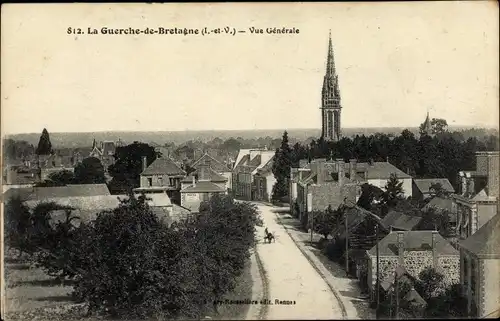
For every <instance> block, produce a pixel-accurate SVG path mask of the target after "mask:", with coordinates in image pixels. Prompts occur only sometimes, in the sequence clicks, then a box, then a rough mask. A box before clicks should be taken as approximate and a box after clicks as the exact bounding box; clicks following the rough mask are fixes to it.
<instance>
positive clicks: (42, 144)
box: [36, 128, 53, 155]
mask: <svg viewBox="0 0 500 321" xmlns="http://www.w3.org/2000/svg"><path fill="white" fill-rule="evenodd" d="M52 152H53V150H52V143H51V142H50V137H49V132H48V131H47V129H46V128H44V129H43V131H42V135H41V136H40V140H39V141H38V147H37V148H36V154H37V155H50V154H52Z"/></svg>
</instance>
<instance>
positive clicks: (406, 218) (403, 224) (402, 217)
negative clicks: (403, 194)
mask: <svg viewBox="0 0 500 321" xmlns="http://www.w3.org/2000/svg"><path fill="white" fill-rule="evenodd" d="M421 220H422V217H420V216H415V215H408V214H405V213H401V212H398V211H390V212H389V213H387V215H386V216H385V217H384V218H383V219H382V224H384V226H385V227H386V228H390V227H392V228H397V229H400V230H406V231H411V230H412V229H413V228H414V227H415V226H417V224H418V223H419V222H420V221H421Z"/></svg>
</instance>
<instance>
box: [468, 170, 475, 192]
mask: <svg viewBox="0 0 500 321" xmlns="http://www.w3.org/2000/svg"><path fill="white" fill-rule="evenodd" d="M466 176H467V192H468V193H469V197H472V196H473V195H474V194H475V193H474V190H475V188H474V178H473V177H472V175H471V174H470V173H466Z"/></svg>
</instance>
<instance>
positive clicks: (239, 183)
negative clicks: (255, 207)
mask: <svg viewBox="0 0 500 321" xmlns="http://www.w3.org/2000/svg"><path fill="white" fill-rule="evenodd" d="M274 154H275V151H272V150H267V149H265V148H264V149H240V151H239V153H238V157H237V158H236V161H235V166H234V168H233V174H232V179H233V183H232V187H233V194H234V196H235V197H237V198H241V199H243V200H247V201H250V200H254V199H255V191H256V185H255V182H254V178H255V175H256V174H257V170H258V169H261V168H263V167H264V166H265V165H266V164H267V163H268V162H269V161H270V160H271V159H272V158H273V157H274Z"/></svg>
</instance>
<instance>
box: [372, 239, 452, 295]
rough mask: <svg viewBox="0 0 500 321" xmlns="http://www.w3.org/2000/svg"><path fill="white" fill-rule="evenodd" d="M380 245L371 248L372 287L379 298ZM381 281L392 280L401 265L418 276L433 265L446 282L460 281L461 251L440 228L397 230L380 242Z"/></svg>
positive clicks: (373, 292) (409, 272)
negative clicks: (442, 234)
mask: <svg viewBox="0 0 500 321" xmlns="http://www.w3.org/2000/svg"><path fill="white" fill-rule="evenodd" d="M376 247H377V246H374V247H372V248H371V249H370V250H369V251H367V257H368V264H367V265H368V287H369V289H370V293H371V298H372V300H373V299H374V298H375V287H376V281H377V263H376V262H377V249H376ZM378 247H379V276H380V283H382V282H384V281H386V280H390V279H391V278H392V277H393V275H394V273H395V271H396V268H397V267H401V268H403V269H405V271H407V273H408V274H410V275H411V276H412V277H413V278H415V279H418V276H419V274H420V272H421V271H423V270H424V269H425V268H428V267H433V268H434V269H436V271H438V272H440V273H442V274H443V275H444V277H445V280H444V282H445V284H449V285H451V284H456V283H459V281H460V267H459V266H460V254H459V252H458V251H457V250H456V249H455V248H454V247H453V246H452V245H451V244H450V243H449V242H448V241H447V240H445V239H444V238H443V237H442V236H441V235H439V232H437V231H393V232H390V233H389V234H387V236H385V237H384V238H383V239H382V240H380V241H379V242H378Z"/></svg>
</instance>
